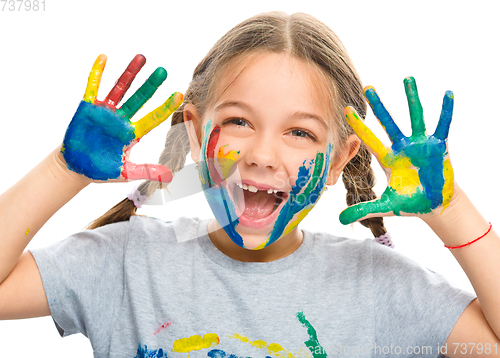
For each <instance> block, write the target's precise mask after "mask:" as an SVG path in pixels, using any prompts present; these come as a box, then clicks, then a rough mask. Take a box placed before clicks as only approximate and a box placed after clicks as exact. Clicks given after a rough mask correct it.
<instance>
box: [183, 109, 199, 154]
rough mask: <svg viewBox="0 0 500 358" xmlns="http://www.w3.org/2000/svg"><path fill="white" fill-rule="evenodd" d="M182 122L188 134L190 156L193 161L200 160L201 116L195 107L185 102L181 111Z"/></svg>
mask: <svg viewBox="0 0 500 358" xmlns="http://www.w3.org/2000/svg"><path fill="white" fill-rule="evenodd" d="M182 116H183V120H184V124H185V126H186V130H187V133H188V136H189V145H190V147H191V158H192V159H193V161H194V162H195V163H198V162H199V160H200V150H201V149H200V148H201V130H200V128H201V118H200V116H199V114H198V111H197V110H196V107H195V106H193V105H192V104H191V103H187V104H186V106H185V107H184V111H183V112H182Z"/></svg>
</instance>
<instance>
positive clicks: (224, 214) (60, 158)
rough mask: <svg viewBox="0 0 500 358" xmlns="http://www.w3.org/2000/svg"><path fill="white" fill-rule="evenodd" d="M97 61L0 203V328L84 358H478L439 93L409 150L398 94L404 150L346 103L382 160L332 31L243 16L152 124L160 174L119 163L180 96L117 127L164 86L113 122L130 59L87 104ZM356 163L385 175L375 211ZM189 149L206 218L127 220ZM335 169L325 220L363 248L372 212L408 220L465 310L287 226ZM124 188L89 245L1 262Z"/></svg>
mask: <svg viewBox="0 0 500 358" xmlns="http://www.w3.org/2000/svg"><path fill="white" fill-rule="evenodd" d="M105 61H106V58H105V57H104V56H100V57H98V59H97V60H96V63H95V65H94V67H93V69H92V72H91V75H90V77H89V83H88V86H87V89H86V91H85V95H84V101H82V103H81V104H80V106H79V107H78V109H77V112H76V114H75V116H74V118H73V120H72V122H71V124H70V126H69V128H68V130H67V132H66V136H65V139H64V143H63V144H62V145H61V146H60V147H59V148H57V149H56V150H55V151H54V152H53V153H52V154H51V155H50V156H49V157H47V159H46V160H44V161H43V162H42V163H41V164H40V165H39V166H38V167H36V168H35V169H33V171H32V172H30V173H29V174H28V175H27V176H26V177H25V178H23V179H22V180H21V181H20V182H19V184H18V185H15V186H14V187H13V188H12V189H10V190H8V191H7V192H6V193H4V194H3V195H2V197H1V201H0V202H1V207H0V208H1V209H0V210H1V215H0V218H1V219H0V220H1V221H0V225H1V227H2V229H3V230H2V232H3V233H4V236H3V239H2V241H1V242H0V245H2V247H1V251H0V252H1V260H0V262H1V266H0V281H1V284H0V302H2V304H1V305H0V318H1V319H15V318H27V317H37V316H44V315H52V317H53V318H54V321H55V323H56V326H57V328H58V329H59V331H60V333H61V334H62V335H64V336H66V335H70V334H73V333H76V332H82V333H83V334H84V335H86V336H87V337H88V338H89V339H90V341H91V343H92V346H93V349H94V356H96V357H101V356H103V357H104V356H113V357H115V356H118V357H121V356H136V357H163V356H171V357H172V356H183V355H185V354H186V353H188V354H189V356H191V355H193V356H210V357H226V356H234V357H238V356H263V357H264V356H297V357H300V356H312V357H326V356H328V355H329V354H330V355H333V354H341V355H344V356H370V355H374V354H386V355H391V356H396V355H406V356H412V355H419V354H423V355H426V356H437V355H438V354H440V352H442V353H445V354H447V355H448V356H458V355H462V354H463V355H471V356H473V355H477V354H487V355H498V352H497V351H496V348H497V344H498V338H497V336H498V334H499V332H500V327H499V324H500V316H499V315H500V313H499V312H498V309H497V306H498V304H496V303H497V302H496V297H498V293H499V287H498V283H497V282H498V280H495V279H490V278H491V277H492V276H491V275H492V273H493V272H497V271H498V270H497V269H498V267H497V266H498V264H497V263H496V262H497V260H496V259H495V256H496V255H498V254H499V253H500V245H499V238H498V236H497V235H496V233H495V232H494V230H493V229H492V228H491V225H489V223H488V222H487V221H486V220H485V219H484V218H483V217H482V216H481V215H480V214H479V213H478V212H477V210H476V209H475V208H474V206H473V205H472V204H471V202H470V201H469V200H468V198H467V196H466V195H465V193H464V192H463V191H462V190H461V189H460V187H459V186H458V185H457V184H456V183H455V182H454V176H453V169H452V167H451V164H450V161H449V155H448V151H447V136H448V128H449V125H450V121H451V114H452V108H453V95H452V94H451V93H447V94H446V96H445V100H444V103H443V111H442V115H441V118H440V122H439V124H438V127H437V129H436V131H435V132H434V134H433V135H432V136H427V135H426V134H425V125H424V122H423V118H422V111H421V106H420V102H419V100H418V93H417V88H416V84H415V81H414V79H413V78H407V79H406V80H405V89H406V91H407V97H408V102H409V107H410V113H411V119H412V130H413V134H412V136H411V137H405V136H403V135H402V133H401V132H400V131H399V128H398V127H397V126H396V125H395V124H394V122H393V120H392V118H391V117H390V116H389V114H388V112H387V111H386V109H385V108H384V106H383V104H382V103H381V101H380V99H379V97H378V95H377V93H376V92H375V90H374V89H373V88H370V87H368V88H366V89H365V90H364V95H365V96H366V99H367V100H368V101H369V103H370V105H371V106H372V108H373V110H374V113H375V114H376V115H377V117H378V118H379V120H380V122H381V123H382V125H383V126H384V128H385V129H386V131H387V133H388V134H389V136H390V138H391V140H392V142H393V145H392V146H391V147H390V148H386V147H384V146H383V145H382V144H381V143H380V141H379V140H378V139H377V138H376V137H375V136H374V135H373V134H372V133H371V131H370V130H369V129H368V128H367V127H366V126H365V125H364V124H363V122H362V121H361V119H360V118H362V117H364V116H365V114H366V105H365V104H364V99H363V89H362V87H361V82H360V80H359V78H358V75H357V73H356V71H355V69H354V67H353V65H352V64H351V61H350V59H349V57H348V55H347V53H346V51H345V49H344V47H343V46H342V44H341V43H340V41H339V40H338V38H337V37H336V36H335V34H333V33H332V32H331V30H330V29H328V28H327V27H326V26H325V25H323V24H322V23H320V22H319V21H317V20H316V19H314V18H312V17H310V16H307V15H304V14H295V15H292V16H288V15H284V14H281V13H270V14H263V15H259V16H256V17H254V18H251V19H249V20H247V21H245V22H243V23H241V24H240V25H238V26H236V27H235V28H234V29H232V30H231V31H230V32H228V33H227V34H226V35H225V36H224V37H223V38H222V39H221V40H219V41H218V42H217V43H216V44H215V45H214V47H213V48H212V50H211V51H210V52H209V53H208V55H207V56H206V57H205V58H204V59H203V60H202V62H201V63H200V64H199V65H198V66H197V68H196V70H195V72H194V76H193V81H192V83H191V84H190V87H189V88H188V90H187V91H186V93H185V99H184V102H183V104H182V106H180V107H179V108H178V109H177V110H176V111H175V113H174V114H173V116H172V129H171V130H170V131H169V134H168V135H167V140H166V146H165V151H164V153H163V154H162V157H161V158H160V163H161V164H163V165H164V166H162V165H156V166H137V165H135V164H133V163H131V162H130V161H129V159H128V153H129V150H130V148H131V147H132V146H133V145H134V144H136V143H137V141H139V139H140V138H141V137H142V136H143V135H144V134H146V133H147V132H148V131H149V130H151V129H152V128H153V127H154V126H156V125H157V124H158V123H159V122H161V121H162V120H164V119H165V118H166V117H167V116H168V115H169V113H170V111H172V110H174V109H175V108H176V107H177V106H178V105H179V104H180V102H181V100H182V99H181V95H179V94H174V95H173V96H172V97H171V98H170V99H169V100H168V101H167V102H166V103H165V104H164V105H162V106H160V107H159V108H158V109H156V110H155V111H153V112H152V113H151V114H150V115H147V116H145V117H144V118H142V119H141V120H139V121H136V122H133V123H131V122H130V118H131V117H132V116H133V115H134V114H135V112H136V111H137V110H138V109H139V108H140V107H141V106H142V105H143V104H144V102H145V101H146V100H147V99H148V98H149V97H150V96H151V95H152V94H153V92H154V91H155V89H156V88H157V87H158V86H159V85H160V84H161V82H162V81H163V80H164V78H165V74H164V72H163V71H162V70H161V69H159V70H157V71H155V73H154V74H153V75H152V76H151V77H150V78H149V79H148V81H147V82H146V83H145V84H144V85H143V86H142V87H141V89H140V90H139V91H138V92H137V93H136V95H134V96H132V97H131V98H130V99H129V100H127V101H126V102H125V104H123V105H122V106H121V107H120V108H119V109H117V104H118V102H119V101H120V99H121V97H122V96H123V94H124V90H126V88H127V87H128V86H129V85H130V82H131V80H132V79H133V77H134V76H135V74H136V73H137V72H138V70H139V69H140V67H141V66H142V64H143V62H144V59H143V57H141V56H137V57H136V58H135V59H134V60H133V61H132V62H131V64H130V66H129V67H128V68H127V71H125V73H124V74H123V76H122V77H121V78H120V80H119V81H118V85H117V86H116V87H115V88H114V89H113V90H112V91H111V93H110V94H109V95H108V96H107V97H106V99H105V100H104V101H102V102H100V101H98V100H97V98H96V96H97V89H98V84H99V80H100V75H101V74H102V71H103V68H104V64H105ZM344 108H346V109H345V110H344ZM343 111H344V113H342V112H343ZM356 134H357V135H356ZM358 137H359V138H361V139H362V140H363V141H364V143H365V144H366V145H365V144H362V143H361V141H360V139H359V138H358ZM117 148H118V149H119V151H117V150H116V149H117ZM368 148H369V149H371V151H372V152H373V153H374V154H375V156H376V157H377V159H378V160H379V162H380V163H381V165H382V166H383V167H384V170H385V171H386V173H387V176H388V179H389V182H388V184H389V185H388V188H387V190H386V191H385V192H384V195H382V197H381V198H380V199H378V200H374V199H375V198H376V197H375V194H374V193H373V191H372V190H371V188H372V186H373V173H372V171H371V168H370V158H371V157H370V154H369V152H368ZM122 151H123V153H122ZM189 151H190V152H191V156H192V158H193V160H194V161H195V162H199V167H198V170H199V177H200V180H201V183H202V187H203V190H204V194H205V196H206V198H207V200H208V202H209V204H210V206H211V208H212V211H213V212H214V215H215V219H213V220H205V221H203V220H198V219H189V218H183V219H179V220H176V221H174V222H171V223H165V222H162V221H159V220H156V219H152V218H148V217H141V216H137V215H135V211H136V208H137V207H139V206H140V205H141V204H142V203H143V200H144V197H149V196H151V195H153V193H154V191H155V190H156V189H157V188H159V187H161V186H162V184H160V183H161V182H165V183H168V182H169V181H170V180H171V178H172V175H171V173H170V171H172V172H174V173H175V172H177V171H179V170H180V169H181V168H182V165H183V163H184V162H185V157H186V155H187V153H188V152H189ZM179 155H180V156H179ZM167 168H168V169H167ZM342 173H343V178H342V179H343V181H344V183H345V185H346V188H347V190H348V196H347V199H348V204H349V205H353V204H356V203H358V204H357V205H353V206H351V207H350V208H349V209H347V210H345V211H344V212H343V213H342V214H341V221H342V222H343V223H345V224H347V223H351V222H354V221H361V222H362V224H364V225H366V226H367V227H369V228H370V229H371V230H372V232H373V233H374V236H376V237H379V238H380V237H381V236H383V235H384V234H385V232H386V230H385V227H384V224H383V221H382V219H381V218H380V217H381V216H387V215H413V216H418V217H420V218H421V219H423V220H424V221H425V222H426V223H427V224H428V225H429V226H430V227H431V228H432V229H433V230H434V231H435V232H436V234H437V235H438V236H439V237H440V238H441V239H442V241H443V243H444V244H445V245H446V246H447V247H449V248H450V250H452V252H453V253H454V255H455V257H456V258H457V260H458V262H459V263H460V264H461V265H462V267H463V268H464V271H465V272H466V273H467V275H468V276H469V278H470V280H471V283H472V285H473V286H474V288H475V290H476V293H477V294H478V299H474V297H473V296H472V295H470V294H468V293H466V292H463V291H460V290H457V289H454V288H453V287H451V286H450V285H449V284H448V283H447V282H446V281H445V280H443V279H442V277H441V276H439V275H437V274H435V273H433V272H430V271H428V270H425V269H423V268H421V267H419V266H418V265H416V264H414V263H413V262H411V261H409V260H407V259H406V258H404V257H403V256H401V255H399V254H398V253H397V252H394V251H391V249H390V248H387V247H384V246H382V245H378V244H376V243H374V242H373V241H372V240H365V241H354V240H349V239H343V238H337V237H334V236H331V235H329V234H324V233H311V232H308V231H301V230H299V229H298V224H299V222H300V221H301V220H302V219H303V218H304V217H305V216H306V215H307V214H308V213H309V212H310V211H311V209H312V208H313V207H314V205H315V204H316V202H317V201H318V200H319V197H320V196H321V194H322V193H323V192H324V190H325V188H326V187H327V186H328V185H334V184H335V183H336V182H337V180H338V179H339V177H340V175H341V174H342ZM143 178H148V179H151V180H153V181H146V182H145V183H143V184H141V185H140V186H139V188H138V191H137V192H134V193H132V194H131V195H130V196H129V198H126V199H124V200H123V201H122V202H120V203H119V204H118V205H117V206H115V207H114V208H112V209H111V210H110V211H109V212H108V213H106V214H105V215H104V216H103V217H101V218H99V219H98V220H96V221H95V222H94V223H93V224H92V225H91V227H90V228H91V229H92V230H87V231H84V232H82V233H78V234H76V235H73V236H71V237H69V238H68V239H66V240H64V241H62V242H60V243H58V244H56V245H53V246H52V247H49V248H46V249H39V250H32V251H31V252H25V253H23V254H22V255H21V253H22V251H23V250H24V248H25V246H26V245H27V243H28V242H29V240H30V239H31V238H32V236H33V235H34V233H36V231H37V230H38V229H39V228H40V227H41V226H42V225H43V224H44V223H45V221H47V220H48V218H49V217H50V216H51V215H52V214H53V213H54V212H55V211H56V210H58V209H59V208H60V207H61V206H63V205H64V204H65V203H66V202H67V201H69V200H70V199H71V198H72V197H73V196H74V195H75V194H76V193H77V192H78V191H80V190H81V189H82V188H83V187H85V186H86V185H88V184H89V183H90V182H92V181H124V180H130V179H143ZM39 188H43V191H41V190H40V189H39ZM53 193H57V195H56V196H54V194H53ZM28 198H34V199H31V202H30V206H29V207H27V206H25V204H24V203H26V202H27V200H24V199H28ZM33 200H35V201H36V203H35V204H39V205H34V204H33ZM39 207H42V208H43V209H42V210H39V209H37V210H34V209H33V208H39ZM25 228H29V231H28V230H27V229H25ZM21 231H22V232H21ZM385 239H387V237H386V238H385ZM476 240H477V241H476ZM473 241H476V242H473ZM463 245H466V246H463ZM462 246H463V247H462ZM469 343H470V344H473V345H474V347H472V348H471V345H468V344H469ZM463 344H465V349H464V347H463V346H462V345H463ZM457 345H458V346H457ZM457 347H460V349H455V348H457Z"/></svg>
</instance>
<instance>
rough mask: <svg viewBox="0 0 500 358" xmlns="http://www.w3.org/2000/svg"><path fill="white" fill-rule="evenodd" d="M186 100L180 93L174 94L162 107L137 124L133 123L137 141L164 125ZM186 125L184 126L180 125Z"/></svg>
mask: <svg viewBox="0 0 500 358" xmlns="http://www.w3.org/2000/svg"><path fill="white" fill-rule="evenodd" d="M183 100H184V96H183V94H182V93H180V92H175V93H173V94H172V95H171V96H170V97H169V98H168V99H167V100H166V101H165V103H163V104H162V105H161V106H159V107H158V108H156V109H154V110H153V111H151V112H149V113H148V114H146V115H145V116H144V117H142V118H141V119H139V120H138V121H136V122H133V123H132V125H133V126H134V128H135V129H134V134H135V139H140V138H142V137H143V136H145V135H146V134H147V133H148V132H149V131H151V130H152V129H153V128H155V127H157V126H158V125H160V124H161V123H163V122H164V121H165V120H166V119H167V118H168V117H169V116H170V115H171V114H172V113H173V112H174V111H175V110H176V109H177V108H179V106H180V105H181V103H182V101H183ZM179 125H184V124H182V123H181V124H179Z"/></svg>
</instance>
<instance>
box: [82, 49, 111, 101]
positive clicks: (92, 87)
mask: <svg viewBox="0 0 500 358" xmlns="http://www.w3.org/2000/svg"><path fill="white" fill-rule="evenodd" d="M107 60H108V58H107V56H106V55H99V57H97V59H96V60H95V62H94V65H93V66H92V70H91V71H90V74H89V80H88V81H87V88H86V89H85V94H84V95H83V100H84V101H85V102H88V103H94V101H95V100H96V98H97V92H98V91H99V84H100V83H101V76H102V71H104V67H105V66H106V61H107Z"/></svg>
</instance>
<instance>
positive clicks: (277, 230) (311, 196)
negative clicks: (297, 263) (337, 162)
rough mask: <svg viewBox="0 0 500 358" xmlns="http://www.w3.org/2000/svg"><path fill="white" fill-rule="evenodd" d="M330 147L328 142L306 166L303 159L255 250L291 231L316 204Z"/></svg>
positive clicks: (328, 161) (326, 169) (325, 176)
mask: <svg viewBox="0 0 500 358" xmlns="http://www.w3.org/2000/svg"><path fill="white" fill-rule="evenodd" d="M332 149H333V146H332V145H331V144H328V147H327V150H326V154H324V153H321V152H318V153H317V154H316V159H315V160H311V161H309V165H308V166H306V161H304V164H303V165H302V166H301V167H300V168H299V171H298V178H297V181H296V182H295V185H294V186H292V190H291V191H290V196H289V198H288V200H287V202H286V204H285V205H284V206H283V208H282V209H281V211H280V213H279V215H278V218H277V219H276V222H275V223H274V226H273V230H272V231H271V233H270V236H269V238H268V239H267V240H266V241H264V242H263V243H262V244H261V245H259V246H258V247H256V248H255V250H260V249H262V248H264V247H266V246H269V245H271V244H272V243H274V242H275V241H276V240H278V239H279V238H280V237H281V236H283V235H286V234H288V233H289V232H291V231H292V230H293V229H294V228H295V227H296V226H297V225H298V224H299V223H300V222H301V221H302V220H303V219H304V217H305V216H306V215H307V214H308V213H309V212H310V211H311V210H312V208H313V207H314V205H316V203H317V201H318V199H319V197H320V196H321V194H322V192H323V189H324V188H325V185H326V180H327V178H328V169H329V168H330V162H331V152H332ZM325 156H326V158H327V159H326V160H325ZM313 165H314V166H313ZM311 169H312V173H311ZM306 184H308V185H307V186H306ZM304 187H305V189H304ZM303 189H304V190H303Z"/></svg>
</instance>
